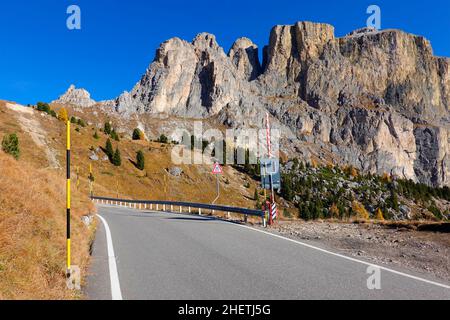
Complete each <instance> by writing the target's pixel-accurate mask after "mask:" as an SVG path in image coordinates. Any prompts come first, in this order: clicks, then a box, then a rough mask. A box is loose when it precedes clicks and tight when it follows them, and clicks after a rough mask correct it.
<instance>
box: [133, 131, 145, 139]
mask: <svg viewBox="0 0 450 320" xmlns="http://www.w3.org/2000/svg"><path fill="white" fill-rule="evenodd" d="M143 138H144V133H143V132H142V131H141V130H139V129H138V128H136V129H134V130H133V140H142V139H143Z"/></svg>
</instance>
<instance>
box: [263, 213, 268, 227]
mask: <svg viewBox="0 0 450 320" xmlns="http://www.w3.org/2000/svg"><path fill="white" fill-rule="evenodd" d="M262 223H263V227H264V228H267V220H266V216H265V215H264V217H263V218H262Z"/></svg>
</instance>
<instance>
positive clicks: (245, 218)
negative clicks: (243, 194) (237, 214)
mask: <svg viewBox="0 0 450 320" xmlns="http://www.w3.org/2000/svg"><path fill="white" fill-rule="evenodd" d="M244 222H245V223H247V222H248V216H247V215H245V216H244Z"/></svg>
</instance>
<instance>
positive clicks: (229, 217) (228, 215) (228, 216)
mask: <svg viewBox="0 0 450 320" xmlns="http://www.w3.org/2000/svg"><path fill="white" fill-rule="evenodd" d="M227 218H228V220H230V219H231V214H230V213H229V212H227Z"/></svg>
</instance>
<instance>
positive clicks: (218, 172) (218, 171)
mask: <svg viewBox="0 0 450 320" xmlns="http://www.w3.org/2000/svg"><path fill="white" fill-rule="evenodd" d="M212 174H214V175H215V176H216V179H217V197H216V198H215V199H214V201H213V203H212V204H215V203H216V201H217V200H219V197H220V180H219V175H221V174H223V168H222V166H221V165H220V163H218V162H216V163H214V167H213V171H212Z"/></svg>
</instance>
